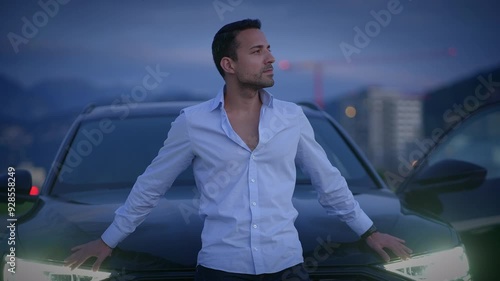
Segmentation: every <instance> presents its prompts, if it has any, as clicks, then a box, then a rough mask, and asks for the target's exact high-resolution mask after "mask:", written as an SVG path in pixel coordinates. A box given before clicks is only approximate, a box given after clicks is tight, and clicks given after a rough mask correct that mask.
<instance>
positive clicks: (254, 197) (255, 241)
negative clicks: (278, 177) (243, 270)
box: [248, 150, 265, 272]
mask: <svg viewBox="0 0 500 281" xmlns="http://www.w3.org/2000/svg"><path fill="white" fill-rule="evenodd" d="M248 191H249V201H250V202H249V206H250V214H251V219H250V247H251V251H252V256H253V261H254V266H255V271H257V272H259V271H262V269H263V267H264V266H265V265H264V260H263V257H262V250H263V249H262V246H263V245H262V244H261V230H260V228H261V227H262V225H261V224H260V222H261V219H260V218H261V213H260V203H261V202H260V201H259V181H258V178H257V156H256V153H255V150H254V151H253V152H252V153H250V157H249V164H248Z"/></svg>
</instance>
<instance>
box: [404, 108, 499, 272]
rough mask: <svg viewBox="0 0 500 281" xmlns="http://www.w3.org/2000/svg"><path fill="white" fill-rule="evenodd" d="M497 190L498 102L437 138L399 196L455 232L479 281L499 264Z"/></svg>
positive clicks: (413, 207)
mask: <svg viewBox="0 0 500 281" xmlns="http://www.w3.org/2000/svg"><path fill="white" fill-rule="evenodd" d="M484 170H485V172H486V173H485V175H484V174H483V176H482V177H478V175H479V174H478V173H477V171H481V172H484ZM424 174H426V175H432V177H433V178H429V177H427V178H426V176H424ZM470 175H474V177H475V178H474V177H473V176H470ZM425 185H427V186H425ZM499 190H500V104H499V103H497V104H494V105H490V106H486V107H484V108H483V109H481V110H478V111H476V112H475V113H474V114H472V115H470V116H468V117H467V118H466V119H465V120H463V122H462V123H460V124H458V125H457V126H456V127H455V128H454V129H453V130H451V131H450V132H449V133H448V134H447V135H446V136H445V137H444V138H443V139H441V141H439V143H438V144H437V145H436V147H435V148H434V149H433V150H432V151H431V152H430V153H429V154H428V155H427V157H426V158H425V159H424V160H423V161H422V163H421V164H420V165H418V167H417V168H416V171H415V172H414V173H413V175H412V176H411V177H410V178H408V180H407V181H406V182H405V183H404V184H403V186H402V188H401V189H400V190H398V195H399V196H400V197H401V199H402V200H403V201H404V202H406V203H407V205H408V206H409V207H410V208H411V209H416V210H419V211H421V212H425V213H427V214H431V215H433V216H438V217H440V218H442V219H443V220H445V221H448V222H449V223H451V224H452V225H453V227H454V228H455V229H457V230H458V231H459V233H460V235H461V237H462V239H463V241H464V244H465V246H466V249H467V251H468V255H469V259H470V261H471V269H472V271H473V274H474V272H475V275H476V279H478V280H479V279H487V278H488V277H484V276H489V277H491V276H492V275H489V274H493V272H494V271H493V270H494V267H495V266H498V265H499V264H500V263H498V261H497V258H495V256H494V255H495V254H496V253H498V251H500V242H499V241H500V240H499V239H498V237H500V204H499V203H500V202H499V198H500V197H499V195H500V192H499ZM495 263H496V264H495ZM479 272H481V275H482V276H483V277H481V276H480V274H479ZM488 272H489V273H488ZM473 276H474V275H473ZM476 279H474V280H476Z"/></svg>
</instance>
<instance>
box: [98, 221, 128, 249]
mask: <svg viewBox="0 0 500 281" xmlns="http://www.w3.org/2000/svg"><path fill="white" fill-rule="evenodd" d="M126 237H127V234H125V233H123V232H121V231H120V230H119V229H118V227H116V226H115V224H114V223H112V224H111V225H110V226H109V227H108V229H106V231H104V233H103V234H102V235H101V239H102V241H103V242H104V243H106V245H108V246H109V247H110V248H115V247H116V246H117V245H118V243H120V242H121V241H122V240H123V239H125V238H126Z"/></svg>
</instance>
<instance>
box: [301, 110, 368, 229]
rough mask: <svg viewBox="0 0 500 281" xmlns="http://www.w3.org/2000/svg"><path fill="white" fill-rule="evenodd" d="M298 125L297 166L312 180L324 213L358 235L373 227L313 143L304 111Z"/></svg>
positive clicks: (310, 128)
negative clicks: (347, 226) (334, 216)
mask: <svg viewBox="0 0 500 281" xmlns="http://www.w3.org/2000/svg"><path fill="white" fill-rule="evenodd" d="M298 124H299V125H300V127H301V130H300V131H301V132H300V139H299V144H298V149H297V156H296V162H297V164H298V166H299V167H300V169H301V170H302V171H303V172H304V173H306V174H307V175H309V177H310V178H311V182H312V184H313V186H314V188H315V189H316V190H317V192H318V201H319V203H320V204H321V205H322V206H323V208H325V210H326V212H327V213H328V214H329V215H336V216H338V217H339V218H340V220H341V221H343V222H345V223H347V225H349V227H350V228H351V229H352V230H353V231H354V232H356V233H357V234H358V235H359V236H361V235H362V234H363V233H364V232H366V230H368V228H370V226H372V225H373V222H372V220H371V219H370V218H369V217H368V216H367V215H366V213H365V212H364V211H363V210H362V209H361V207H360V206H359V203H358V202H357V201H356V200H355V198H354V196H353V194H352V192H351V191H350V190H349V188H348V186H347V182H346V180H345V178H344V177H343V176H342V175H341V174H340V171H339V170H338V169H337V168H335V167H334V166H333V165H332V164H331V163H330V161H329V160H328V157H327V155H326V153H325V151H324V150H323V148H322V147H321V145H320V144H319V143H318V142H316V140H315V138H314V131H313V128H312V126H311V124H310V123H309V120H308V119H307V117H306V116H305V114H304V112H303V111H301V112H300V116H299V120H298Z"/></svg>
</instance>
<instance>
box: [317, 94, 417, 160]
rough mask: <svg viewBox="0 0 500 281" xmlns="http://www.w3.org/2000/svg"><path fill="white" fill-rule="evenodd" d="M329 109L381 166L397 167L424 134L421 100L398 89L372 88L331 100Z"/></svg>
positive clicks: (371, 158)
mask: <svg viewBox="0 0 500 281" xmlns="http://www.w3.org/2000/svg"><path fill="white" fill-rule="evenodd" d="M326 110H327V111H328V112H329V113H330V114H332V115H333V116H334V117H335V119H336V120H337V121H339V122H340V123H341V124H342V126H343V127H344V128H345V129H346V130H347V131H348V133H349V134H350V136H351V137H352V138H353V139H354V140H355V141H356V143H357V144H358V145H359V146H360V147H361V148H362V149H363V150H364V152H365V154H366V155H367V157H368V158H369V159H370V160H371V161H372V163H373V164H374V165H375V166H376V167H378V168H382V169H394V168H397V166H398V163H399V162H400V160H399V159H401V157H403V158H406V157H405V156H406V154H408V153H409V149H410V148H411V147H412V144H414V143H415V141H417V140H418V139H419V138H421V136H422V102H421V100H420V99H419V98H418V97H415V96H409V95H403V94H402V93H401V92H399V91H395V90H391V89H386V88H381V87H369V88H366V89H364V90H362V91H359V92H355V93H351V94H348V95H345V96H342V97H341V98H339V99H337V100H335V101H333V102H331V103H328V104H327V107H326Z"/></svg>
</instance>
